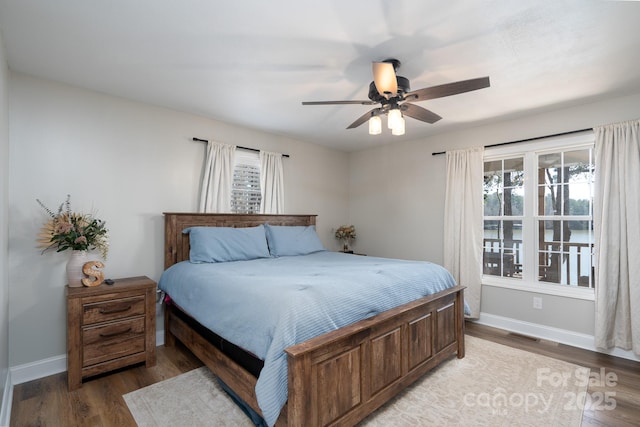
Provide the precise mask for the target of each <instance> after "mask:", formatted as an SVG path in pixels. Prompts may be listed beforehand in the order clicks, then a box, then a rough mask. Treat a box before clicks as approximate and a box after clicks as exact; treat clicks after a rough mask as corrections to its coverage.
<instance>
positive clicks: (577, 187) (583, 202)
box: [565, 183, 593, 216]
mask: <svg viewBox="0 0 640 427" xmlns="http://www.w3.org/2000/svg"><path fill="white" fill-rule="evenodd" d="M565 191H567V192H568V194H567V197H569V209H568V212H566V215H587V216H590V215H591V201H592V200H593V199H592V197H591V185H589V184H587V183H580V184H573V183H571V184H569V185H568V186H566V187H565Z"/></svg>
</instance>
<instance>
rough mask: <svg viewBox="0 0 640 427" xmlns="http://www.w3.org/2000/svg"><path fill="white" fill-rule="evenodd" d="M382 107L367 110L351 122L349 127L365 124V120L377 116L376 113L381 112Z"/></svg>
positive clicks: (353, 127)
mask: <svg viewBox="0 0 640 427" xmlns="http://www.w3.org/2000/svg"><path fill="white" fill-rule="evenodd" d="M380 110H381V109H380V108H374V109H373V110H370V111H367V112H366V113H364V114H363V115H361V116H360V117H358V119H357V120H356V121H355V122H353V123H351V124H350V125H349V126H348V127H347V129H355V128H357V127H358V126H360V125H361V124H363V123H364V122H366V121H368V120H369V119H370V118H371V117H373V116H375V115H376V114H378V113H379V112H380Z"/></svg>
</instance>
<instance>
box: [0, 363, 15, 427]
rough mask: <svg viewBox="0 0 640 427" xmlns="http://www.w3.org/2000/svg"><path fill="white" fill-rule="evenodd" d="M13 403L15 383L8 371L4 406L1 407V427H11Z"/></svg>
mask: <svg viewBox="0 0 640 427" xmlns="http://www.w3.org/2000/svg"><path fill="white" fill-rule="evenodd" d="M12 403H13V383H12V382H11V371H7V380H6V381H5V384H4V394H3V395H2V406H1V407H0V427H9V423H10V420H11V405H12Z"/></svg>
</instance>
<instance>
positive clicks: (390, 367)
mask: <svg viewBox="0 0 640 427" xmlns="http://www.w3.org/2000/svg"><path fill="white" fill-rule="evenodd" d="M164 216H165V265H164V266H165V268H168V267H170V266H172V265H173V264H175V263H177V262H180V261H183V260H187V259H189V236H188V235H186V234H182V230H183V229H184V228H187V227H192V226H213V227H252V226H256V225H259V224H263V223H269V224H272V225H312V224H315V222H316V216H315V215H243V214H194V213H165V214H164ZM463 289H464V287H463V286H456V287H454V288H451V289H447V290H445V291H442V292H439V293H437V294H434V295H431V296H428V297H425V298H421V299H419V300H416V301H413V302H410V303H408V304H405V305H403V306H400V307H397V308H394V309H391V310H389V311H386V312H384V313H380V314H378V315H376V316H374V317H371V318H368V319H365V320H362V321H359V322H357V323H354V324H351V325H348V326H345V327H343V328H341V329H338V330H335V331H332V332H328V333H326V334H323V335H320V336H318V337H315V338H312V339H310V340H308V341H305V342H302V343H300V344H297V345H294V346H291V347H288V348H287V349H285V352H286V353H287V355H288V387H289V390H288V392H289V394H288V401H287V404H286V405H285V407H284V408H283V409H282V411H281V413H280V417H279V418H278V421H277V423H276V425H277V426H292V427H293V426H295V427H300V426H305V427H314V426H338V425H339V426H352V425H355V424H356V423H358V422H359V421H360V420H362V419H363V418H365V417H366V416H367V415H368V414H370V413H372V412H373V411H375V410H376V409H377V408H379V407H380V406H382V405H383V404H384V403H385V402H387V401H389V400H390V399H391V398H392V397H394V396H395V395H396V394H398V392H400V391H401V390H402V389H404V388H405V387H407V386H408V385H409V384H411V383H413V382H414V381H416V380H417V379H419V378H420V377H422V376H423V375H424V374H425V373H426V372H428V371H429V370H431V369H433V368H434V367H435V366H437V365H438V364H439V363H440V362H442V361H443V360H445V359H447V358H449V357H450V356H451V355H453V354H457V357H458V358H462V357H464V302H463ZM178 310H179V309H178V308H177V307H175V306H174V305H167V307H166V310H165V345H167V346H171V345H174V344H175V339H178V340H180V341H181V342H182V343H184V345H185V346H186V347H187V348H189V349H190V350H191V351H192V352H193V353H194V354H195V355H196V356H197V357H198V358H199V359H201V360H202V362H203V363H204V364H205V365H206V366H207V367H209V369H211V371H212V372H213V373H214V374H215V375H217V376H218V377H219V378H220V379H221V380H222V381H223V382H224V383H226V384H227V385H228V386H229V387H230V388H231V389H233V391H234V392H235V393H236V394H237V395H238V396H239V397H240V398H241V399H242V400H244V402H246V403H247V404H248V405H249V406H251V407H252V408H253V409H254V410H255V411H256V412H257V413H258V414H262V412H261V410H260V408H259V407H258V404H257V400H256V396H255V385H256V381H257V377H256V376H254V375H252V374H251V373H249V371H247V370H246V369H245V368H243V367H242V366H240V365H239V364H238V363H237V362H236V361H234V360H233V359H232V358H231V357H229V356H228V355H227V354H225V353H224V352H222V351H221V350H219V349H218V348H217V347H216V346H214V345H213V344H212V343H210V342H209V341H208V340H207V338H205V336H203V334H201V333H199V332H198V330H197V328H194V327H192V326H190V324H189V323H188V322H185V321H184V320H183V319H184V315H182V316H178V314H179V313H177V311H178Z"/></svg>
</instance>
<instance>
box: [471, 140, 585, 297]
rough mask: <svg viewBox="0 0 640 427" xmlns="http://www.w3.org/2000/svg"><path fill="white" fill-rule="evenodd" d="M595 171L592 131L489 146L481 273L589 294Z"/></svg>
mask: <svg viewBox="0 0 640 427" xmlns="http://www.w3.org/2000/svg"><path fill="white" fill-rule="evenodd" d="M593 177H594V162H593V134H592V133H589V134H586V135H585V134H583V135H579V136H573V137H564V138H556V139H549V140H544V141H539V142H536V143H531V144H517V145H514V146H510V147H508V148H507V147H500V148H499V149H493V150H492V149H487V150H486V151H485V162H484V188H483V190H484V241H483V273H484V281H485V282H487V283H488V284H499V285H504V286H507V287H514V288H526V289H529V290H531V289H532V288H533V289H534V290H536V291H544V290H547V291H550V292H551V293H559V294H564V293H563V292H564V290H566V289H570V291H569V292H570V293H571V292H573V293H575V292H578V293H580V292H589V291H590V294H591V295H592V294H593V288H594V287H595V282H594V268H593V241H594V236H593V216H592V212H593V207H592V205H593ZM559 285H562V286H559ZM560 288H562V289H564V290H560V291H559V292H556V291H558V290H559V289H560Z"/></svg>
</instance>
